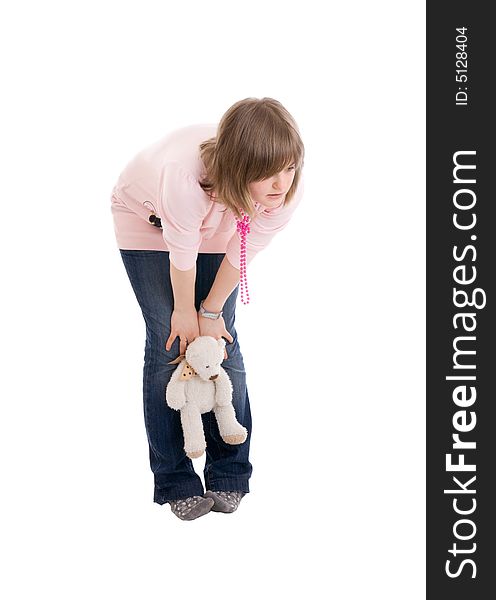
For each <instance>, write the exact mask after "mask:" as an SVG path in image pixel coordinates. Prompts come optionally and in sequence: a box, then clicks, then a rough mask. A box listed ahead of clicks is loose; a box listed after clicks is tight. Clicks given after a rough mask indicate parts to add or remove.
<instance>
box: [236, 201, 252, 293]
mask: <svg viewBox="0 0 496 600" xmlns="http://www.w3.org/2000/svg"><path fill="white" fill-rule="evenodd" d="M240 210H241V209H240ZM241 214H242V215H243V218H242V219H238V217H235V218H236V223H237V230H238V232H239V234H240V236H241V247H240V252H239V280H240V287H241V302H243V304H248V303H249V302H250V294H249V292H248V279H247V277H246V234H247V233H250V215H247V214H245V213H244V212H243V210H241ZM243 288H245V289H246V302H245V300H244V290H243Z"/></svg>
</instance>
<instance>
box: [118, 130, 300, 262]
mask: <svg viewBox="0 0 496 600" xmlns="http://www.w3.org/2000/svg"><path fill="white" fill-rule="evenodd" d="M216 133H217V125H214V124H200V125H190V126H187V127H182V128H180V129H176V130H174V131H172V132H170V133H169V134H168V135H166V136H165V137H163V138H161V139H160V140H158V141H157V142H155V143H153V144H152V145H150V146H148V147H146V148H145V149H143V150H141V151H140V152H138V153H137V154H136V155H135V156H134V158H132V160H131V161H130V162H129V163H128V164H127V165H126V166H125V168H124V170H123V171H122V172H121V174H120V176H119V178H118V180H117V183H116V184H115V186H114V188H113V189H112V194H111V212H112V216H113V221H114V230H115V236H116V240H117V245H118V247H119V248H120V249H123V250H124V249H127V250H167V251H169V258H170V260H171V262H172V264H173V265H174V266H175V267H176V268H177V269H179V270H182V271H186V270H189V269H191V268H193V267H194V265H195V263H196V258H197V255H198V253H218V252H219V253H225V254H226V256H227V260H228V261H229V262H230V263H231V265H232V266H233V267H235V268H237V269H239V268H240V243H241V238H240V235H241V234H240V232H239V230H238V228H237V222H236V219H235V215H234V214H233V213H232V211H231V210H230V209H229V208H226V206H224V205H223V204H221V203H220V202H215V201H214V200H211V199H210V197H209V196H208V194H207V193H206V192H205V191H204V190H203V189H202V188H201V186H200V184H199V180H201V179H202V177H203V176H204V175H205V171H204V165H203V162H202V160H201V158H200V149H199V145H200V143H201V142H202V141H204V140H207V139H209V138H211V137H215V135H216ZM302 195H303V178H302V177H300V182H299V185H298V189H297V190H296V193H295V196H294V197H293V199H292V200H291V201H290V203H289V205H288V206H286V207H283V203H282V202H281V204H280V205H279V206H277V207H274V208H266V207H264V206H263V205H260V204H259V203H255V208H256V210H257V215H256V216H255V217H254V218H253V219H252V220H251V223H250V231H249V233H247V235H246V263H245V264H246V265H248V264H249V263H250V262H251V260H252V259H253V257H254V256H255V255H256V254H257V253H258V252H259V251H260V250H262V249H263V248H265V247H266V246H267V245H268V244H269V242H270V241H271V240H272V238H273V237H274V235H275V234H276V233H277V232H279V231H281V230H282V229H284V227H285V226H286V225H287V223H288V222H289V220H290V218H291V216H292V214H293V212H294V210H295V208H296V207H297V205H298V204H299V202H300V200H301V198H302ZM223 211H224V212H223ZM152 213H155V215H157V217H159V218H160V219H161V222H162V228H159V227H156V226H154V225H153V224H152V223H150V221H149V217H150V215H151V214H152Z"/></svg>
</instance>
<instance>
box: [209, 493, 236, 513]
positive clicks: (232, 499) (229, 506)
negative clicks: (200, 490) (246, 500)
mask: <svg viewBox="0 0 496 600" xmlns="http://www.w3.org/2000/svg"><path fill="white" fill-rule="evenodd" d="M244 495H245V492H238V491H236V492H213V491H212V490H207V491H206V492H205V495H204V496H203V497H204V498H208V499H213V500H214V502H215V504H214V505H213V506H212V509H211V510H212V511H213V512H223V513H232V512H234V511H235V510H236V509H237V508H238V506H239V503H240V502H241V498H242V497H243V496H244Z"/></svg>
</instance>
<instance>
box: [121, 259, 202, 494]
mask: <svg viewBox="0 0 496 600" xmlns="http://www.w3.org/2000/svg"><path fill="white" fill-rule="evenodd" d="M120 253H121V257H122V260H123V262H124V266H125V268H126V272H127V274H128V277H129V280H130V282H131V285H132V288H133V290H134V293H135V296H136V299H137V300H138V304H139V305H140V308H141V311H142V313H143V317H144V320H145V325H146V341H145V356H144V367H143V410H144V419H145V427H146V433H147V438H148V445H149V460H150V467H151V470H152V472H153V474H154V495H153V501H154V502H156V503H157V504H165V503H166V502H167V501H169V500H176V499H178V498H185V497H187V496H194V495H198V496H201V495H203V491H204V490H203V484H202V481H201V479H200V477H199V476H198V474H197V473H196V472H195V470H194V467H193V463H192V461H191V459H190V458H188V457H187V456H186V453H185V452H184V438H183V433H182V427H181V419H180V414H179V412H178V411H175V410H173V409H172V408H170V407H169V406H168V405H167V403H166V401H165V390H166V387H167V384H168V383H169V380H170V378H171V376H172V373H173V372H174V370H175V369H176V365H169V364H168V363H169V362H170V361H171V360H173V359H174V358H176V357H177V356H179V338H176V339H175V340H174V343H173V344H172V347H171V349H170V351H169V352H167V351H166V350H165V343H166V341H167V339H168V338H169V336H170V319H171V315H172V310H173V306H174V296H173V290H172V284H171V280H170V262H169V253H168V252H166V251H159V250H156V251H155V250H122V249H121V250H120Z"/></svg>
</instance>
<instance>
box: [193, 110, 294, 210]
mask: <svg viewBox="0 0 496 600" xmlns="http://www.w3.org/2000/svg"><path fill="white" fill-rule="evenodd" d="M304 154H305V149H304V146H303V142H302V140H301V138H300V133H299V130H298V126H297V125H296V122H295V121H294V119H293V117H292V116H291V115H290V114H289V112H288V111H287V110H286V109H285V108H284V106H283V105H282V104H281V103H280V102H278V101H277V100H274V99H273V98H262V99H258V98H245V99H244V100H240V101H238V102H236V103H235V104H233V105H232V106H231V107H230V108H229V109H228V110H227V111H226V113H225V114H224V115H223V117H222V118H221V120H220V123H219V126H218V129H217V136H216V137H213V138H210V139H208V140H206V141H204V142H202V143H201V144H200V156H201V159H202V161H203V164H204V166H205V173H206V175H205V177H204V178H203V179H202V181H200V182H199V184H200V186H201V187H202V189H203V190H204V191H205V192H207V193H208V194H209V195H211V193H212V192H213V191H214V192H215V193H216V196H217V201H218V202H221V203H222V204H224V205H225V206H226V207H228V208H230V209H231V210H232V212H233V213H234V214H235V215H236V216H237V217H238V218H239V219H241V218H242V215H241V212H240V209H242V210H243V212H244V213H245V214H248V215H249V216H250V218H253V217H254V216H255V215H256V210H255V207H254V204H253V201H252V200H251V197H250V193H249V191H248V184H249V183H251V182H253V181H260V180H261V179H266V178H268V177H271V176H272V175H275V174H276V173H278V172H279V171H282V170H283V169H284V168H286V167H288V166H290V165H292V164H295V167H296V168H295V176H294V179H293V183H292V185H291V187H290V189H289V190H288V192H287V194H286V197H285V199H284V206H286V205H287V204H288V203H289V202H290V201H291V199H292V198H293V196H294V193H295V190H296V188H297V186H298V182H299V181H300V176H301V169H302V167H303V164H304ZM226 210H227V208H226Z"/></svg>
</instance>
